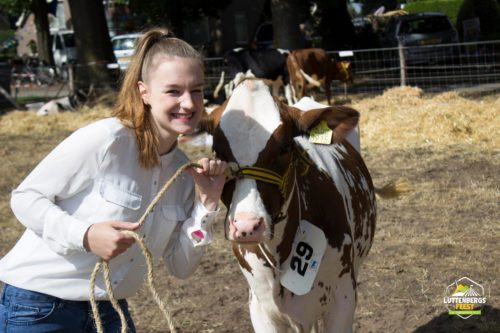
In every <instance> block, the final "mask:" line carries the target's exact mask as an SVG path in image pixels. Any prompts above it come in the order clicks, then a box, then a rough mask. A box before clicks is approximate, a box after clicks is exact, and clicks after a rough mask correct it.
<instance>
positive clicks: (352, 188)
mask: <svg viewBox="0 0 500 333" xmlns="http://www.w3.org/2000/svg"><path fill="white" fill-rule="evenodd" d="M295 141H296V143H297V144H298V146H299V147H300V148H301V149H303V151H304V152H306V154H307V156H308V158H309V159H310V160H311V161H312V162H313V164H312V165H311V166H310V168H309V171H308V173H309V174H308V175H306V176H304V177H298V181H299V187H300V191H301V192H303V194H302V196H303V198H314V200H309V201H308V202H306V203H305V207H306V209H307V210H308V211H309V212H308V213H307V214H310V215H311V217H310V219H311V221H313V223H314V224H317V225H318V226H319V227H320V228H322V229H323V230H324V232H325V235H326V237H327V239H328V242H329V244H330V245H331V246H332V247H334V248H339V249H340V247H341V245H342V244H343V243H345V234H348V235H350V237H351V238H352V239H353V241H354V245H355V246H354V258H353V260H354V266H355V267H356V269H357V266H359V264H360V260H358V259H359V258H361V259H362V258H364V257H366V255H367V254H368V251H369V249H370V247H371V244H372V242H373V236H374V231H375V219H376V202H375V190H374V187H373V183H372V179H371V176H370V174H369V172H368V169H367V167H366V165H365V163H364V161H363V159H362V157H361V155H360V154H359V153H358V151H357V150H356V149H354V148H353V147H352V146H351V145H350V144H349V143H348V142H347V141H344V142H343V143H342V144H331V145H321V144H314V143H311V142H309V140H308V139H307V138H306V137H298V138H296V139H295ZM304 200H305V199H304ZM323 224H324V225H323Z"/></svg>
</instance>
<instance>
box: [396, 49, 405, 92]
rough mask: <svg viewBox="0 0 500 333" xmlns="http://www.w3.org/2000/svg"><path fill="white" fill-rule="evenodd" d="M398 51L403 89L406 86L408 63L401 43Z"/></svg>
mask: <svg viewBox="0 0 500 333" xmlns="http://www.w3.org/2000/svg"><path fill="white" fill-rule="evenodd" d="M398 51H399V75H400V80H401V87H405V86H406V61H405V52H404V48H403V44H402V43H401V41H400V42H399V43H398Z"/></svg>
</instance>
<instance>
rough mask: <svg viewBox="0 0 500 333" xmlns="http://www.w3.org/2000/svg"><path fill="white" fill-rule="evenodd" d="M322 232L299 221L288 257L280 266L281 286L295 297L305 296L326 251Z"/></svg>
mask: <svg viewBox="0 0 500 333" xmlns="http://www.w3.org/2000/svg"><path fill="white" fill-rule="evenodd" d="M326 245H327V242H326V238H325V234H324V233H323V230H321V229H320V228H318V227H317V226H315V225H313V224H311V223H309V222H308V221H306V220H301V221H300V225H299V228H298V230H297V233H296V234H295V239H294V241H293V246H292V251H291V253H290V256H289V257H288V258H287V259H286V260H285V262H284V263H283V264H282V265H281V271H282V275H281V285H282V286H283V287H285V288H286V289H288V290H290V291H291V292H293V293H294V294H296V295H304V294H307V293H308V292H309V291H310V290H311V288H312V285H313V282H314V278H315V277H316V274H317V273H318V269H319V265H320V264H321V259H322V258H323V254H324V253H325V250H326Z"/></svg>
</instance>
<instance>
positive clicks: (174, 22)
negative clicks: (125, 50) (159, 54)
mask: <svg viewBox="0 0 500 333" xmlns="http://www.w3.org/2000/svg"><path fill="white" fill-rule="evenodd" d="M128 2H129V6H130V9H131V12H133V13H136V14H137V16H138V18H139V21H141V22H142V23H143V25H144V26H151V25H161V26H167V27H169V28H173V29H174V32H175V30H176V29H177V30H181V31H182V24H183V23H184V22H185V21H188V20H196V19H197V18H199V17H201V16H202V15H207V16H217V15H218V13H219V10H221V9H224V8H225V7H226V6H227V5H228V4H229V3H231V0H211V1H206V0H182V1H178V0H155V1H144V0H129V1H128Z"/></svg>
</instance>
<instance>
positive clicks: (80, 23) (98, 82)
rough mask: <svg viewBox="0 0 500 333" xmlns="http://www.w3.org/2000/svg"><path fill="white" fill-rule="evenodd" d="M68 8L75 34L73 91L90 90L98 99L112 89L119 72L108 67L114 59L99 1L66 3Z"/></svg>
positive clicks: (84, 0) (70, 1) (114, 61)
mask: <svg viewBox="0 0 500 333" xmlns="http://www.w3.org/2000/svg"><path fill="white" fill-rule="evenodd" d="M69 7H70V11H71V18H72V21H73V29H74V31H75V46H76V67H75V70H74V79H75V82H74V88H75V91H77V92H78V91H80V90H83V92H85V93H88V92H89V91H90V90H93V91H94V92H95V93H96V95H97V96H99V95H102V94H103V93H105V92H107V91H109V90H115V89H116V87H117V84H118V78H119V74H120V73H119V69H118V68H109V67H108V65H109V64H115V63H116V58H115V55H114V53H113V46H112V45H111V39H110V37H109V30H108V26H107V23H106V16H105V13H104V5H103V2H102V0H69Z"/></svg>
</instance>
